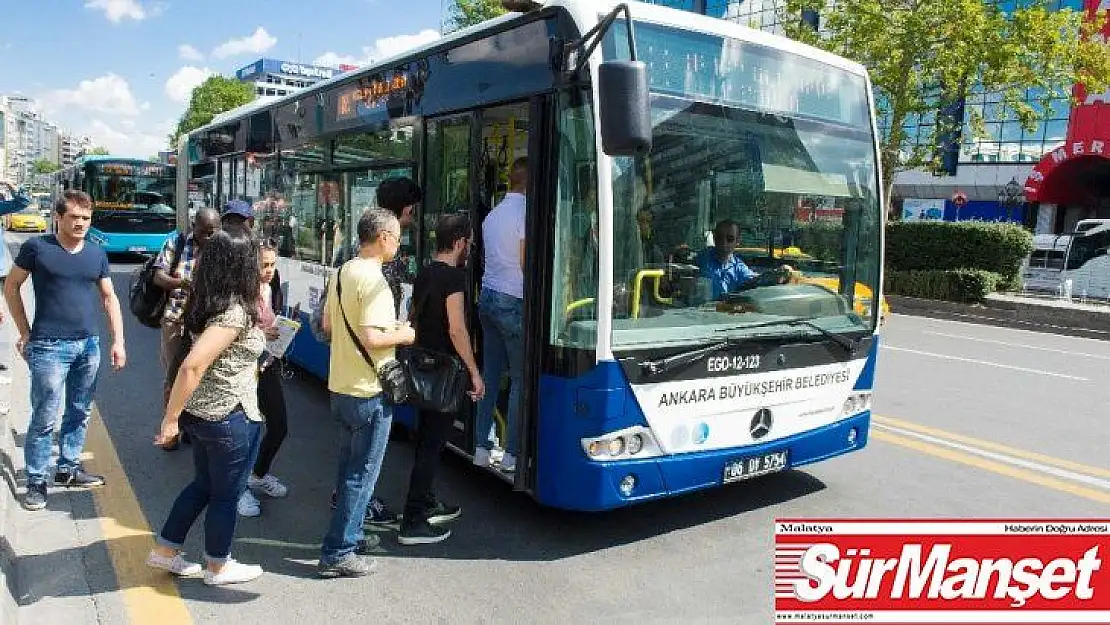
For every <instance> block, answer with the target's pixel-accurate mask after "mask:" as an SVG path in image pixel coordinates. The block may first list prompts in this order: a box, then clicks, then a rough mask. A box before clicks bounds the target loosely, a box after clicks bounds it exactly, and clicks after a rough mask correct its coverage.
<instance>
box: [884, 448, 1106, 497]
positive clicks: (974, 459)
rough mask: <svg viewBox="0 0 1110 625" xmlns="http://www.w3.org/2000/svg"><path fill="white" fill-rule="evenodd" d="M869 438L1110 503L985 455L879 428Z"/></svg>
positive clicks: (1087, 491)
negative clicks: (934, 443) (982, 456)
mask: <svg viewBox="0 0 1110 625" xmlns="http://www.w3.org/2000/svg"><path fill="white" fill-rule="evenodd" d="M870 437H871V438H873V439H875V440H880V441H883V442H885V443H892V444H894V445H899V446H901V447H908V448H910V449H913V450H916V451H920V452H921V453H925V454H929V455H930V456H936V457H937V458H943V459H944V460H948V461H951V462H958V463H961V464H966V465H968V466H972V467H976V468H978V469H983V470H985V471H991V472H992V473H998V474H999V475H1005V476H1007V477H1012V478H1014V479H1018V480H1022V481H1025V482H1029V483H1031V484H1037V485H1039V486H1044V487H1046V488H1051V489H1053V490H1058V491H1060V492H1063V493H1068V494H1071V495H1075V496H1077V497H1083V498H1085V499H1090V500H1093V501H1098V502H1101V503H1110V492H1105V491H1102V490H1098V489H1094V488H1087V487H1086V486H1079V485H1077V484H1073V483H1071V482H1067V481H1065V480H1061V479H1057V478H1054V477H1050V476H1047V475H1043V474H1041V473H1037V472H1034V471H1027V470H1025V469H1019V468H1017V467H1013V466H1010V465H1008V464H1004V463H1001V462H995V461H993V460H987V459H985V458H980V457H978V456H975V455H972V454H968V453H964V452H962V451H956V450H954V449H948V448H946V447H941V446H939V445H933V444H931V443H926V442H923V441H919V440H916V439H912V438H908V437H905V436H899V435H897V434H891V433H889V432H884V431H882V430H872V432H871V434H870Z"/></svg>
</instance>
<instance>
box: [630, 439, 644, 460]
mask: <svg viewBox="0 0 1110 625" xmlns="http://www.w3.org/2000/svg"><path fill="white" fill-rule="evenodd" d="M643 449H644V437H643V436H640V435H639V434H633V435H632V436H629V437H628V453H629V454H630V455H633V456H635V455H636V454H638V453H640V452H641V451H643Z"/></svg>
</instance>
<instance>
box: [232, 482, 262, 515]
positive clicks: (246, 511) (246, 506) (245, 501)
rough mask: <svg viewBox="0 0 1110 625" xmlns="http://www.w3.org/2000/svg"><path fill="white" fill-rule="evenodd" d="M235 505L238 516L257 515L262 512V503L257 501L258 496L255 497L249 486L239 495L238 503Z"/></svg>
mask: <svg viewBox="0 0 1110 625" xmlns="http://www.w3.org/2000/svg"><path fill="white" fill-rule="evenodd" d="M235 507H236V509H238V510H239V516H258V515H260V514H262V504H261V503H259V502H258V497H255V496H254V493H252V492H251V491H250V489H249V488H248V489H247V490H245V491H243V494H242V495H239V503H238V504H236V506H235Z"/></svg>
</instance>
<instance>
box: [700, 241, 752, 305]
mask: <svg viewBox="0 0 1110 625" xmlns="http://www.w3.org/2000/svg"><path fill="white" fill-rule="evenodd" d="M696 262H697V265H698V268H699V269H701V277H703V278H708V279H709V285H710V288H711V289H712V291H713V294H712V298H713V299H720V298H721V296H722V295H724V294H725V293H732V292H735V291H737V290H739V288H740V285H741V284H744V283H745V282H747V281H748V280H751V279H752V278H754V277H756V276H758V275H759V274H758V273H756V272H754V271H752V270H751V269H750V268H749V267H748V266H747V265H745V264H744V261H743V260H741V259H740V256H739V255H738V254H736V253H733V254H730V255H729V257H728V259H727V260H725V262H723V263H722V262H721V260H720V259H719V258H717V249H716V248H712V247H710V248H706V249H704V250H702V251H701V252H700V253H699V254H698V256H697V259H696Z"/></svg>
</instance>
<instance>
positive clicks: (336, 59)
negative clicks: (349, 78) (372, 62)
mask: <svg viewBox="0 0 1110 625" xmlns="http://www.w3.org/2000/svg"><path fill="white" fill-rule="evenodd" d="M312 64H313V65H317V66H320V67H339V66H340V65H365V64H366V61H364V60H362V59H358V58H355V57H353V56H351V55H350V54H346V55H340V54H336V53H335V52H325V53H323V54H321V55H320V56H318V57H316V60H315V61H313V62H312Z"/></svg>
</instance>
